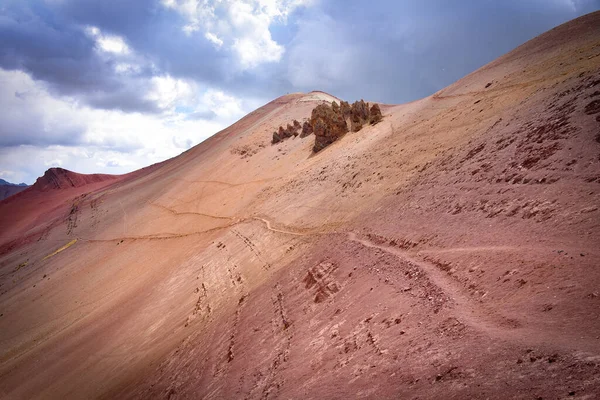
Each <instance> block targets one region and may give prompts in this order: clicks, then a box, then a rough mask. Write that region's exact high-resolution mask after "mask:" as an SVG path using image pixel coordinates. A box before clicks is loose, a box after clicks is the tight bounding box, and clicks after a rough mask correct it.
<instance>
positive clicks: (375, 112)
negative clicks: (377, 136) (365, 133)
mask: <svg viewBox="0 0 600 400" xmlns="http://www.w3.org/2000/svg"><path fill="white" fill-rule="evenodd" d="M369 114H370V116H369V123H370V124H371V125H375V124H377V123H379V122H381V120H382V119H383V115H382V114H381V109H380V108H379V104H373V106H372V107H371V110H369Z"/></svg>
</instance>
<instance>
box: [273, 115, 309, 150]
mask: <svg viewBox="0 0 600 400" xmlns="http://www.w3.org/2000/svg"><path fill="white" fill-rule="evenodd" d="M292 124H293V125H291V124H287V126H286V127H285V128H284V127H283V126H280V127H279V130H278V131H276V132H273V139H272V140H271V143H272V144H275V143H279V142H281V141H282V140H284V139H287V138H289V137H292V136H294V137H296V136H298V134H299V131H300V129H302V126H301V125H300V122H298V121H296V120H294V121H293V122H292Z"/></svg>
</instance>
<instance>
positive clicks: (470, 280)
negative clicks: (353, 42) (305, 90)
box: [0, 13, 600, 399]
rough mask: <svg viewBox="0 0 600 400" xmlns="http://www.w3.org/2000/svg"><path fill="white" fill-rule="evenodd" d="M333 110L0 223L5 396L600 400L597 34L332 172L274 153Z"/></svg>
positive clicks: (248, 126) (360, 137) (487, 80)
mask: <svg viewBox="0 0 600 400" xmlns="http://www.w3.org/2000/svg"><path fill="white" fill-rule="evenodd" d="M333 100H335V101H336V102H337V101H338V99H336V98H334V97H333V96H330V95H328V94H326V93H323V92H312V93H309V94H302V93H295V94H290V95H286V96H283V97H280V98H278V99H276V100H274V101H272V102H270V103H268V104H266V105H264V106H263V107H261V108H259V109H257V110H256V111H254V112H252V113H251V114H249V115H248V116H246V117H244V118H242V119H241V120H240V121H238V122H237V123H235V124H234V125H232V126H230V127H229V128H227V129H225V130H223V131H222V132H219V133H218V134H216V135H215V136H213V137H211V138H209V139H208V140H206V141H204V142H202V143H201V144H199V145H198V146H196V147H194V148H192V149H190V150H188V151H186V152H185V153H183V154H181V155H180V156H178V157H175V158H173V159H171V160H168V161H165V162H163V163H161V164H157V165H154V166H151V167H149V168H146V169H142V170H140V171H136V172H133V173H131V174H127V175H122V176H108V175H93V176H89V175H79V174H75V173H73V172H70V171H65V170H50V171H48V172H46V174H45V175H44V177H41V178H39V179H38V181H37V182H36V184H34V185H33V186H32V187H31V188H29V189H27V190H25V191H23V192H22V193H19V194H18V195H16V196H12V197H11V198H8V199H5V200H4V201H2V202H0V226H2V228H3V229H2V233H1V234H0V377H1V378H0V390H1V392H2V393H3V394H4V395H5V396H6V397H7V398H60V397H69V398H144V399H146V398H171V399H176V398H252V399H253V398H359V397H360V398H424V399H429V398H457V399H458V398H490V399H504V398H564V397H570V396H579V397H581V398H593V397H595V394H597V393H598V392H600V374H599V373H598V372H599V369H600V361H599V360H600V341H599V340H598V332H600V319H599V318H598V310H599V307H600V293H599V290H598V288H599V287H600V269H599V268H598V266H599V265H600V250H599V248H598V243H600V209H599V206H598V204H600V188H599V186H598V185H599V184H600V163H599V160H600V158H599V157H600V139H599V135H598V132H599V128H600V117H599V115H600V13H594V14H590V15H587V16H584V17H582V18H579V19H577V20H574V21H571V22H569V23H567V24H565V25H562V26H560V27H558V28H556V29H553V30H551V31H549V32H547V33H545V34H543V35H541V36H539V37H537V38H535V39H533V40H532V41H530V42H528V43H526V44H524V45H522V46H520V47H519V48H517V49H515V50H514V51H512V52H510V53H508V54H506V55H505V56H503V57H500V58H499V59H497V60H496V61H494V62H492V63H490V64H488V65H486V66H484V67H482V68H481V69H479V70H477V71H475V72H473V73H472V74H470V75H468V76H466V77H465V78H463V79H461V80H460V81H458V82H456V83H454V84H452V85H450V86H449V87H447V88H445V89H443V90H441V91H439V92H437V93H435V94H433V95H432V96H429V97H427V98H424V99H421V100H418V101H414V102H411V103H408V104H402V105H385V104H381V105H380V108H381V112H382V115H383V120H382V121H381V122H379V123H377V124H375V125H370V124H368V123H365V124H364V125H363V126H362V129H360V130H359V131H358V132H348V133H346V134H345V135H342V136H340V137H339V138H338V139H337V140H336V141H334V142H333V143H331V144H329V145H328V146H327V147H325V148H323V149H320V151H319V152H318V153H314V152H313V146H314V144H315V135H314V134H311V135H308V136H305V135H298V136H294V135H289V136H290V137H287V138H284V139H283V140H281V141H279V142H278V143H275V144H272V143H271V142H272V138H273V133H274V132H275V131H277V132H279V130H278V129H279V127H280V126H281V127H282V130H283V131H286V132H287V131H288V128H287V125H288V124H290V125H291V127H292V130H293V129H296V128H294V126H297V125H296V124H294V123H293V121H294V120H296V121H297V122H298V124H299V125H302V124H303V123H304V122H305V121H308V120H309V119H310V118H311V116H312V110H313V109H315V108H316V107H317V106H319V105H323V104H330V103H331V102H332V101H333ZM321 109H322V108H321ZM324 113H325V111H324ZM317 114H318V113H317ZM323 115H325V117H327V118H329V117H328V116H327V115H326V113H325V114H323ZM317 117H318V115H317ZM325 117H324V118H325ZM332 119H333V120H335V118H334V117H332ZM334 122H336V123H339V122H340V121H339V120H335V121H334ZM353 123H354V122H353ZM319 124H321V122H319ZM315 127H316V128H317V130H318V131H319V132H320V133H323V132H322V131H323V130H325V131H327V129H328V127H326V126H325V127H324V126H322V125H321V126H317V124H315ZM296 132H297V131H296ZM319 132H317V133H319ZM284 136H287V135H284Z"/></svg>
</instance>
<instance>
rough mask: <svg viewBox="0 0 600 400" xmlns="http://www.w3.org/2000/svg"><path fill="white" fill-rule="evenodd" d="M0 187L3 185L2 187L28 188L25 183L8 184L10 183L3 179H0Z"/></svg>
mask: <svg viewBox="0 0 600 400" xmlns="http://www.w3.org/2000/svg"><path fill="white" fill-rule="evenodd" d="M0 185H3V186H24V187H27V186H28V185H27V184H26V183H10V182H7V181H5V180H4V179H0Z"/></svg>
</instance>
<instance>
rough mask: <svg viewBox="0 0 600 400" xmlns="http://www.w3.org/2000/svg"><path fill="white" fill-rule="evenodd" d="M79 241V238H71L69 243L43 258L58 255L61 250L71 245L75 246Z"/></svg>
mask: <svg viewBox="0 0 600 400" xmlns="http://www.w3.org/2000/svg"><path fill="white" fill-rule="evenodd" d="M76 242H77V239H73V240H71V241H70V242H69V243H67V244H65V245H64V246H63V247H61V248H60V249H58V250H56V251H55V252H54V253H51V254H48V255H47V256H46V257H44V258H42V260H45V259H47V258H50V257H52V256H55V255H57V254H58V253H60V252H61V251H63V250H65V249H68V248H69V247H71V246H73V245H74V244H75V243H76Z"/></svg>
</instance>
